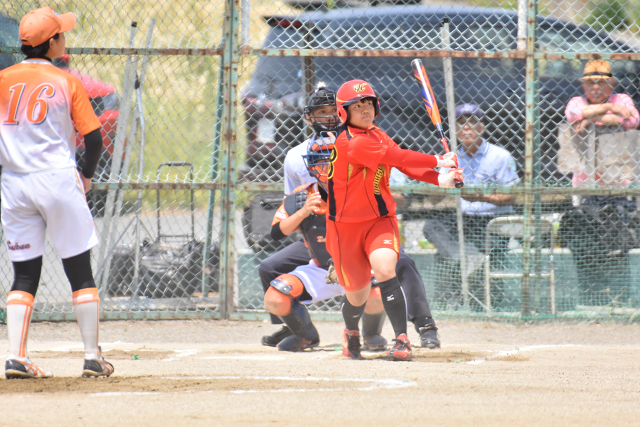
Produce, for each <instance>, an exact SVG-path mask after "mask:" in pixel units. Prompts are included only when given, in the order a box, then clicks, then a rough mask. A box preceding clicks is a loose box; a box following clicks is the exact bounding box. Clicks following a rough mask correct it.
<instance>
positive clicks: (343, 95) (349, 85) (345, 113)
mask: <svg viewBox="0 0 640 427" xmlns="http://www.w3.org/2000/svg"><path fill="white" fill-rule="evenodd" d="M365 98H370V99H371V100H372V101H373V108H374V110H375V117H378V116H379V115H380V100H379V99H378V97H377V96H376V93H375V92H374V91H373V88H372V87H371V85H370V84H369V83H367V82H365V81H364V80H349V81H348V82H346V83H345V84H343V85H342V86H340V89H338V93H337V95H336V105H337V106H338V117H340V121H341V122H342V123H347V121H348V120H349V109H348V108H345V107H348V106H349V105H351V104H353V103H354V102H356V101H358V100H360V99H365Z"/></svg>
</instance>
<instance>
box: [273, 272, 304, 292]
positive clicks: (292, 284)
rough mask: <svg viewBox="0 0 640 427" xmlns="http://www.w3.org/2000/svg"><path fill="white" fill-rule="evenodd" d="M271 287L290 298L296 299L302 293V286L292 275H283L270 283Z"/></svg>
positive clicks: (300, 281)
mask: <svg viewBox="0 0 640 427" xmlns="http://www.w3.org/2000/svg"><path fill="white" fill-rule="evenodd" d="M271 286H272V287H273V288H276V289H277V290H279V291H280V292H282V293H283V294H285V295H290V296H291V298H298V297H299V296H300V295H302V293H303V292H304V284H303V283H302V280H300V279H299V278H298V277H297V276H294V275H293V274H283V275H282V276H278V277H276V278H275V279H273V280H272V281H271Z"/></svg>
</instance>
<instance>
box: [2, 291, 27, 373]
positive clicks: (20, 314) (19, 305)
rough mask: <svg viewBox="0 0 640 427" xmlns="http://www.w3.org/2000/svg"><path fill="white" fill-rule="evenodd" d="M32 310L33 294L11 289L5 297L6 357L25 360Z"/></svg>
mask: <svg viewBox="0 0 640 427" xmlns="http://www.w3.org/2000/svg"><path fill="white" fill-rule="evenodd" d="M32 312H33V295H31V294H30V293H28V292H22V291H11V292H9V296H8V297H7V330H8V332H9V355H8V356H7V359H18V360H22V361H23V362H24V361H26V360H27V337H28V336H29V325H30V324H31V313H32Z"/></svg>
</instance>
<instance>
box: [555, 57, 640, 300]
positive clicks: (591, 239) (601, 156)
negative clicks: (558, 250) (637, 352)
mask: <svg viewBox="0 0 640 427" xmlns="http://www.w3.org/2000/svg"><path fill="white" fill-rule="evenodd" d="M580 81H582V89H583V91H584V96H576V97H574V98H572V99H571V101H569V104H568V105H567V108H566V110H565V114H566V118H567V122H568V123H570V124H571V126H572V130H573V135H572V137H571V138H572V141H573V145H574V146H575V148H576V149H577V154H578V156H579V157H580V158H579V160H578V161H577V162H576V164H577V165H578V170H576V171H574V174H573V186H574V187H590V186H592V185H594V184H597V185H598V186H600V187H602V186H605V187H606V186H609V187H610V186H618V187H620V186H627V185H629V184H630V183H631V182H632V181H634V180H637V179H638V171H637V169H638V153H637V144H638V133H637V132H634V131H633V129H635V128H636V127H637V126H638V122H639V120H640V119H639V115H638V110H637V109H636V106H635V104H634V102H633V100H632V99H631V97H630V96H628V95H626V94H614V93H613V89H614V87H615V85H616V79H615V78H614V77H613V75H612V74H611V69H610V66H609V63H608V62H607V61H600V60H594V61H589V62H587V64H586V66H585V69H584V77H582V78H581V79H580ZM578 201H579V203H578V204H579V205H580V206H579V207H578V208H577V209H573V210H571V211H569V212H567V213H566V214H565V215H564V217H563V219H562V223H561V227H560V231H559V235H560V238H561V240H562V241H563V242H564V244H565V245H566V246H568V247H569V248H570V249H571V252H572V254H573V257H574V260H575V262H576V266H577V270H578V281H579V283H580V294H581V295H580V302H581V303H582V304H586V305H606V304H609V303H610V302H611V300H612V299H614V298H616V297H617V298H618V299H620V297H622V298H623V299H624V298H625V297H626V296H627V295H628V286H627V284H628V283H629V280H628V279H629V274H630V272H629V267H628V259H627V255H626V254H627V252H628V251H629V249H631V248H632V247H636V246H637V244H638V242H637V236H640V235H638V234H637V230H638V226H637V222H638V221H637V204H636V202H635V200H634V199H632V198H630V197H625V196H588V197H584V198H578Z"/></svg>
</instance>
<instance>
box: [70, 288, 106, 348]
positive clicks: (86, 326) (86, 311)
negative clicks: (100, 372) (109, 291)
mask: <svg viewBox="0 0 640 427" xmlns="http://www.w3.org/2000/svg"><path fill="white" fill-rule="evenodd" d="M99 306H100V299H99V298H98V290H97V289H96V288H86V289H80V290H79V291H76V292H74V293H73V311H74V312H75V313H76V319H77V320H78V326H79V327H80V335H81V336H82V342H83V343H84V358H85V359H97V358H98V357H100V351H99V350H98V316H99V310H100V307H99Z"/></svg>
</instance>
